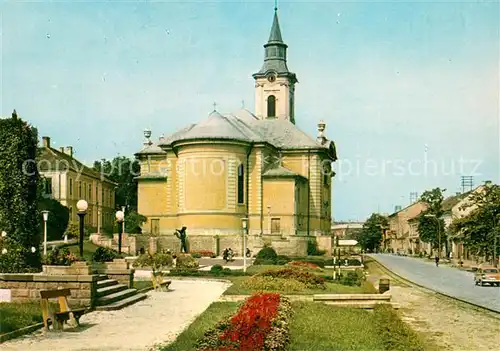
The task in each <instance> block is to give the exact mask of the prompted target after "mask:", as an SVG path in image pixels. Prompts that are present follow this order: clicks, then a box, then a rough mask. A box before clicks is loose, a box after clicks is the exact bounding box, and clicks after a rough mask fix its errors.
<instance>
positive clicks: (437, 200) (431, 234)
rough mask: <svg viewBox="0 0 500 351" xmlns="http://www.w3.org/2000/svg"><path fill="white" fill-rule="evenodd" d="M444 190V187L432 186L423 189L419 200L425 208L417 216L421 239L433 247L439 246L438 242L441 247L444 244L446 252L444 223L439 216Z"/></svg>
mask: <svg viewBox="0 0 500 351" xmlns="http://www.w3.org/2000/svg"><path fill="white" fill-rule="evenodd" d="M445 191H446V189H441V188H434V189H432V190H426V191H424V193H423V194H422V196H421V197H420V201H422V202H423V203H425V204H426V205H427V209H426V210H425V211H422V213H420V215H419V216H418V232H419V235H420V239H421V240H422V241H424V242H427V243H431V245H432V247H433V248H435V249H437V248H438V247H439V243H441V247H442V245H443V244H445V246H446V252H448V245H447V239H446V238H447V235H446V233H445V231H444V228H445V223H444V221H443V219H442V218H441V217H442V216H443V209H442V204H443V200H444V196H443V192H445Z"/></svg>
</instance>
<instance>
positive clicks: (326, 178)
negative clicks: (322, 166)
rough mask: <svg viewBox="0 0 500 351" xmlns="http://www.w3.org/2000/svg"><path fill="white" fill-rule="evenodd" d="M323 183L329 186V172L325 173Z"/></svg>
mask: <svg viewBox="0 0 500 351" xmlns="http://www.w3.org/2000/svg"><path fill="white" fill-rule="evenodd" d="M323 184H324V185H325V186H328V174H323Z"/></svg>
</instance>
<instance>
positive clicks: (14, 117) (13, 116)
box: [12, 109, 17, 119]
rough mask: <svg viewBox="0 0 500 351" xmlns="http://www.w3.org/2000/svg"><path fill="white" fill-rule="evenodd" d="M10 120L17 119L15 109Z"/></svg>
mask: <svg viewBox="0 0 500 351" xmlns="http://www.w3.org/2000/svg"><path fill="white" fill-rule="evenodd" d="M12 118H13V119H16V118H17V112H16V109H14V111H12Z"/></svg>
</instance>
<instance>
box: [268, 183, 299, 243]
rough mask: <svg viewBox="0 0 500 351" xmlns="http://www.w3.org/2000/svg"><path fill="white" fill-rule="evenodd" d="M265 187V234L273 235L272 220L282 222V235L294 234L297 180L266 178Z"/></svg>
mask: <svg viewBox="0 0 500 351" xmlns="http://www.w3.org/2000/svg"><path fill="white" fill-rule="evenodd" d="M263 186H264V199H263V205H264V208H265V209H266V219H267V228H265V229H264V233H267V234H271V233H272V231H273V229H272V219H273V218H276V219H279V221H280V231H281V233H282V234H286V235H291V234H294V233H295V216H294V214H295V211H294V208H295V180H294V179H293V178H267V179H266V178H264V183H263ZM269 206H270V207H269ZM268 209H270V214H269V213H267V211H268Z"/></svg>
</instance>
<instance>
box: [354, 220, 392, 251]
mask: <svg viewBox="0 0 500 351" xmlns="http://www.w3.org/2000/svg"><path fill="white" fill-rule="evenodd" d="M387 225H388V221H387V218H386V217H384V216H382V215H380V214H378V213H373V214H372V215H371V216H370V217H369V218H368V219H367V220H366V222H365V223H364V224H363V229H362V230H361V231H360V232H358V236H357V240H358V243H359V245H360V246H361V248H362V249H363V250H366V251H376V250H377V249H378V248H379V246H380V244H381V241H382V229H383V228H384V227H387Z"/></svg>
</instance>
